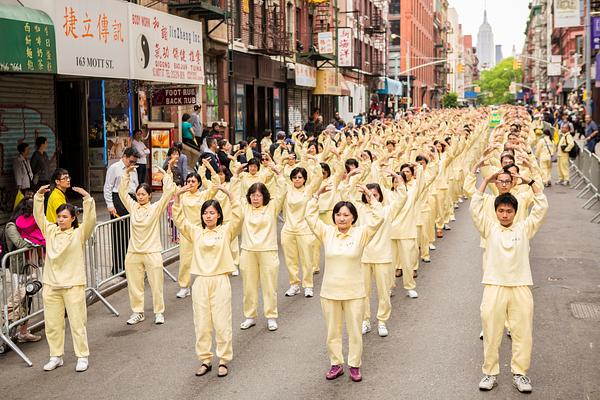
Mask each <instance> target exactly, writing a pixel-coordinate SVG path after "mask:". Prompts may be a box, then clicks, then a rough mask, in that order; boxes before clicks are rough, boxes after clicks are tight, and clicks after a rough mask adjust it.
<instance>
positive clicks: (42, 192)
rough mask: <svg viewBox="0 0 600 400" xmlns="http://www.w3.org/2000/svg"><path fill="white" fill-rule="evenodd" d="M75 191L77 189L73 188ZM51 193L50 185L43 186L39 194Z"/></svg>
mask: <svg viewBox="0 0 600 400" xmlns="http://www.w3.org/2000/svg"><path fill="white" fill-rule="evenodd" d="M73 189H75V188H73ZM49 191H50V185H43V186H41V187H40V188H39V189H38V191H37V194H44V193H47V192H49Z"/></svg>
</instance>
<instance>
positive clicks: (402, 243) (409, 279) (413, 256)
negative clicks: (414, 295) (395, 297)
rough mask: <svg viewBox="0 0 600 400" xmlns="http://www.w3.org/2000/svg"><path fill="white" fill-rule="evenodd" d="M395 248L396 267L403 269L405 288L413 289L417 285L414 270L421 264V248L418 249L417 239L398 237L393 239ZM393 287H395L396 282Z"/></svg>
mask: <svg viewBox="0 0 600 400" xmlns="http://www.w3.org/2000/svg"><path fill="white" fill-rule="evenodd" d="M392 247H393V250H394V260H396V265H395V268H394V269H401V270H402V283H403V285H404V289H406V290H412V289H414V288H416V287H417V284H416V282H415V278H413V271H415V270H417V268H418V266H419V250H418V249H417V239H398V240H392ZM392 287H395V283H394V285H393V286H392Z"/></svg>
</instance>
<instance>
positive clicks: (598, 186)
mask: <svg viewBox="0 0 600 400" xmlns="http://www.w3.org/2000/svg"><path fill="white" fill-rule="evenodd" d="M589 179H590V183H589V186H590V187H591V189H592V190H593V193H592V197H590V198H589V199H588V200H587V201H586V202H585V203H584V204H583V208H585V209H590V208H592V206H593V205H594V204H596V203H597V202H598V201H600V193H599V191H600V158H599V157H598V156H597V155H595V154H592V159H591V163H590V176H589ZM599 216H600V213H598V214H596V215H595V216H594V217H593V218H592V220H591V221H592V222H593V221H594V220H596V219H597V218H598V217H599Z"/></svg>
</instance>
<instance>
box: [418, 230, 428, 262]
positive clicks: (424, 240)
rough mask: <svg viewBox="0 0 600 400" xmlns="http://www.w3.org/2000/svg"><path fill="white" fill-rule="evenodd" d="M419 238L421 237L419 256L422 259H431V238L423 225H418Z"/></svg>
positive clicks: (419, 240)
mask: <svg viewBox="0 0 600 400" xmlns="http://www.w3.org/2000/svg"><path fill="white" fill-rule="evenodd" d="M417 236H418V237H419V238H418V243H419V254H420V256H421V258H429V243H430V242H429V236H428V235H427V229H425V228H424V227H423V225H417Z"/></svg>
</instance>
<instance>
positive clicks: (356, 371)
mask: <svg viewBox="0 0 600 400" xmlns="http://www.w3.org/2000/svg"><path fill="white" fill-rule="evenodd" d="M350 379H352V381H353V382H360V381H362V374H361V373H360V368H354V367H350Z"/></svg>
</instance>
